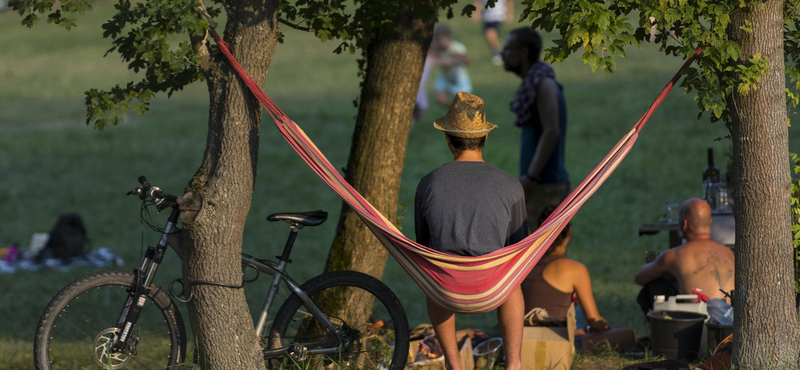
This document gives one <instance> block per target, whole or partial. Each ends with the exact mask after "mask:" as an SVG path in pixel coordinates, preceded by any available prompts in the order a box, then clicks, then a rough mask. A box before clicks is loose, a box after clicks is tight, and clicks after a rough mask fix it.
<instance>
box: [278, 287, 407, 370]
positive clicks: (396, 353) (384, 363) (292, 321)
mask: <svg viewBox="0 0 800 370" xmlns="http://www.w3.org/2000/svg"><path fill="white" fill-rule="evenodd" d="M301 289H302V290H303V291H304V292H305V293H306V294H307V295H308V297H309V298H310V299H311V300H312V301H313V302H314V305H316V306H317V307H318V308H319V309H320V310H322V312H324V313H325V316H327V320H328V321H330V323H331V324H333V326H334V327H335V330H333V329H331V328H330V327H329V326H328V325H326V323H325V322H323V321H324V320H325V319H324V318H319V317H316V316H314V315H312V314H311V313H310V310H309V309H308V308H307V307H304V305H303V302H302V300H301V299H300V298H299V297H298V296H296V295H292V296H291V297H289V299H287V300H286V302H284V304H283V305H282V306H281V308H280V309H279V310H278V313H277V314H276V315H275V321H274V323H273V324H272V328H271V330H270V347H272V348H280V347H288V346H299V347H301V348H303V349H305V350H307V355H306V356H297V355H296V354H295V355H294V357H288V358H282V359H277V360H273V361H272V362H271V363H272V365H277V366H273V367H279V368H280V367H283V368H295V367H296V366H297V365H298V362H301V363H302V364H300V365H301V366H300V368H303V369H305V368H309V369H323V368H327V369H337V370H338V369H369V370H378V369H381V370H401V369H403V368H404V367H405V364H406V360H407V357H408V319H407V318H406V313H405V311H404V310H403V306H402V305H401V304H400V301H399V300H398V299H397V297H396V296H395V295H394V293H392V291H391V290H389V288H388V287H387V286H386V285H385V284H383V283H382V282H381V281H380V280H378V279H375V278H373V277H371V276H369V275H365V274H362V273H358V272H354V271H336V272H329V273H325V274H322V275H320V276H317V277H316V278H313V279H311V280H309V281H308V282H306V283H305V284H303V285H302V286H301Z"/></svg>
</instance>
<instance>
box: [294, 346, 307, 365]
mask: <svg viewBox="0 0 800 370" xmlns="http://www.w3.org/2000/svg"><path fill="white" fill-rule="evenodd" d="M291 356H292V358H293V359H294V360H295V361H297V362H303V361H305V360H306V357H308V348H306V347H305V346H302V345H300V344H296V343H295V345H294V346H292V353H291Z"/></svg>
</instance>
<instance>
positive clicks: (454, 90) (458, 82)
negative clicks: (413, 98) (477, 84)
mask: <svg viewBox="0 0 800 370" xmlns="http://www.w3.org/2000/svg"><path fill="white" fill-rule="evenodd" d="M434 88H435V89H436V91H437V92H438V91H447V92H449V93H450V94H453V95H455V94H458V92H459V91H463V92H467V93H471V92H472V82H471V81H470V80H469V75H468V74H466V73H456V74H455V75H454V76H453V78H452V79H450V80H448V79H447V78H445V76H444V75H443V74H439V77H436V81H434Z"/></svg>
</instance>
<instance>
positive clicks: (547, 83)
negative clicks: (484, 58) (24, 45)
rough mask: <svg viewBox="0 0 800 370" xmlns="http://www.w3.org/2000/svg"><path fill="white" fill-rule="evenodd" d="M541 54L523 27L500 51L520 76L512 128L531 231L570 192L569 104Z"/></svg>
mask: <svg viewBox="0 0 800 370" xmlns="http://www.w3.org/2000/svg"><path fill="white" fill-rule="evenodd" d="M541 51H542V38H541V37H540V36H539V34H538V33H536V31H534V30H532V29H530V27H522V28H517V29H515V30H513V31H511V33H510V34H509V35H508V38H507V39H506V45H505V47H504V48H503V52H502V57H503V66H504V67H505V69H506V70H507V71H509V72H512V73H514V74H516V75H517V76H519V77H522V84H521V85H520V86H519V89H518V90H517V94H516V96H514V100H513V101H512V102H511V111H512V112H514V114H516V116H517V118H516V120H515V121H514V124H515V125H516V126H518V127H520V128H522V140H521V143H520V155H519V171H520V177H519V181H520V183H522V187H523V189H525V198H526V200H527V209H528V226H530V227H532V228H535V226H536V225H537V222H538V220H539V215H541V214H542V211H543V210H544V208H545V207H546V206H548V205H558V204H559V203H561V201H562V200H564V198H566V197H567V195H569V190H570V184H569V173H568V172H567V168H566V167H565V166H564V150H565V147H566V136H567V106H566V104H565V103H564V94H563V91H562V88H561V85H559V84H558V83H557V82H556V79H555V78H556V74H555V72H554V71H553V68H551V67H550V66H549V65H548V64H547V63H545V62H543V61H541V60H540V59H539V56H540V54H541ZM531 231H533V230H531Z"/></svg>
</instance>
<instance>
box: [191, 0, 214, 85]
mask: <svg viewBox="0 0 800 370" xmlns="http://www.w3.org/2000/svg"><path fill="white" fill-rule="evenodd" d="M197 2H198V3H200V6H199V7H198V11H199V14H198V17H201V18H202V17H203V15H204V14H205V15H206V16H207V15H208V12H206V6H205V4H203V0H197ZM209 22H211V19H209ZM209 24H211V23H209ZM212 27H213V26H212ZM189 40H191V42H192V48H193V49H194V51H195V53H197V55H198V56H200V69H201V70H202V71H203V74H204V75H205V76H206V78H208V75H209V72H210V71H211V67H212V66H213V64H212V63H211V53H210V52H209V51H208V31H206V33H205V34H204V35H203V36H202V37H201V36H200V35H198V34H197V33H195V32H191V33H189Z"/></svg>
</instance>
